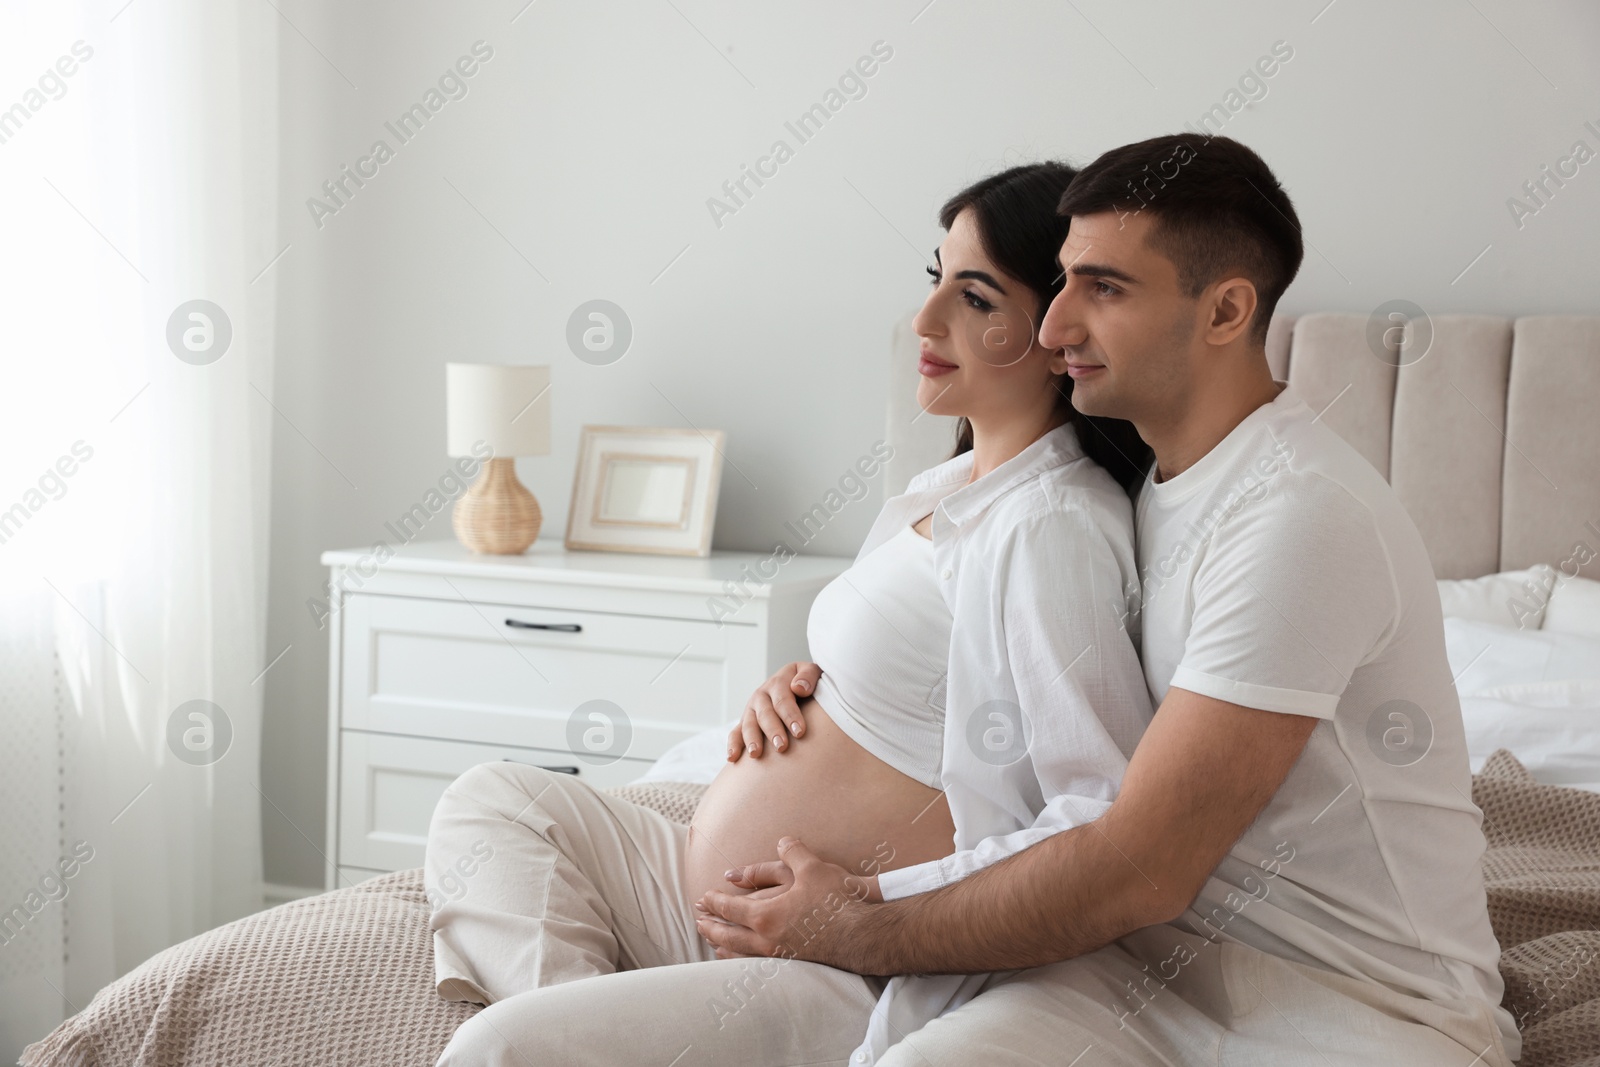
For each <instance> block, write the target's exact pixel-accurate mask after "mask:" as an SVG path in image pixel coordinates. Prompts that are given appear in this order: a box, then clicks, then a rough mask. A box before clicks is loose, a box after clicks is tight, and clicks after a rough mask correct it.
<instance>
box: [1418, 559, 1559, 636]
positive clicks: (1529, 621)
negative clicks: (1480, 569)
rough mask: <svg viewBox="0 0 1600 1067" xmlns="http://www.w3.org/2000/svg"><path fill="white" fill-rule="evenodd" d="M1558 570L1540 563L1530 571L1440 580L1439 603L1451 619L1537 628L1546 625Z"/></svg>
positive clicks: (1521, 628)
mask: <svg viewBox="0 0 1600 1067" xmlns="http://www.w3.org/2000/svg"><path fill="white" fill-rule="evenodd" d="M1556 574H1557V572H1556V569H1555V568H1554V567H1552V566H1550V564H1548V563H1540V564H1537V565H1535V566H1533V567H1529V568H1528V569H1527V570H1521V571H1503V572H1501V573H1500V574H1487V575H1484V576H1483V577H1482V578H1460V579H1444V580H1442V581H1440V582H1439V605H1440V606H1441V607H1442V608H1443V609H1444V617H1445V618H1447V619H1475V620H1477V621H1478V622H1492V623H1494V624H1495V625H1497V626H1510V627H1512V628H1514V629H1518V630H1537V629H1539V628H1540V627H1542V626H1543V625H1544V618H1545V609H1546V607H1547V605H1548V604H1549V603H1550V590H1551V588H1552V587H1553V586H1554V585H1555V581H1556Z"/></svg>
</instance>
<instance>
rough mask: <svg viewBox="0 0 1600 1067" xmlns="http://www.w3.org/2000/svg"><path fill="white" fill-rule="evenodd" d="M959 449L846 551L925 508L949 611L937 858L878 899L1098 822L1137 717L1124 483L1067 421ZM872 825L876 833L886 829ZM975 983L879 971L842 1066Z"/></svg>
mask: <svg viewBox="0 0 1600 1067" xmlns="http://www.w3.org/2000/svg"><path fill="white" fill-rule="evenodd" d="M972 461H973V456H972V453H971V452H964V453H962V454H961V455H959V456H956V457H955V458H954V459H950V460H947V461H945V462H944V463H941V464H940V465H939V466H937V467H934V468H932V469H930V470H926V471H923V472H922V473H921V474H919V475H917V476H916V477H914V478H912V479H911V482H910V484H909V485H908V486H907V488H906V492H905V493H903V494H901V495H900V496H897V497H894V498H892V499H890V500H889V501H887V502H886V503H885V504H884V506H883V510H882V512H880V513H879V515H878V518H877V521H876V522H875V523H874V524H873V526H872V529H871V530H870V531H869V532H868V534H867V538H866V541H865V542H864V543H863V544H862V546H861V551H860V553H859V554H858V555H857V557H856V558H857V560H858V561H860V560H864V559H866V558H867V557H868V556H869V555H870V554H871V553H872V552H873V551H874V550H876V549H877V548H878V547H880V546H881V545H883V544H884V543H885V542H887V541H888V540H889V539H891V538H893V537H896V536H898V535H899V534H900V533H901V531H902V530H903V529H904V528H906V526H907V525H908V524H909V523H911V522H912V521H915V520H917V519H920V518H921V517H922V516H924V515H927V514H928V513H929V512H930V511H932V512H933V522H932V532H933V541H932V548H933V573H934V575H935V580H936V581H937V583H938V588H939V591H940V594H941V596H942V598H943V600H944V603H945V606H946V607H947V608H948V609H949V612H950V618H951V626H950V640H949V659H948V665H947V672H946V679H945V705H944V706H945V716H944V731H943V738H942V742H941V744H942V757H941V758H942V762H941V765H940V778H941V788H943V789H944V791H945V797H946V799H947V800H948V802H949V804H950V815H951V818H952V819H953V820H954V822H955V827H956V833H955V842H954V844H955V852H954V853H952V854H951V855H949V856H946V857H944V858H943V859H939V860H933V861H931V862H928V863H920V864H917V865H915V866H912V867H905V868H902V869H900V870H895V871H885V872H883V873H881V874H879V875H878V885H879V889H880V890H881V892H882V893H883V896H884V899H886V900H893V899H896V898H898V897H903V896H907V895H909V894H912V893H921V892H925V891H927V890H930V889H937V888H938V887H940V886H942V885H945V884H947V883H949V882H953V881H957V880H959V879H961V878H965V877H966V876H967V875H969V874H971V873H972V872H974V871H976V870H978V869H980V868H982V867H986V866H988V865H989V864H991V863H995V862H996V861H998V860H1001V859H1004V858H1005V857H1007V856H1010V855H1012V854H1013V853H1016V852H1020V851H1021V850H1023V849H1025V848H1027V847H1028V846H1030V845H1033V844H1036V843H1038V842H1039V841H1042V840H1044V839H1045V838H1047V837H1049V836H1051V835H1052V834H1057V833H1060V832H1061V831H1063V830H1067V829H1071V828H1072V827H1075V826H1080V825H1082V824H1084V823H1087V822H1091V821H1093V820H1094V819H1096V818H1098V817H1099V816H1100V815H1101V814H1103V813H1104V812H1105V810H1106V809H1107V808H1109V807H1110V806H1111V801H1112V800H1113V799H1114V798H1115V797H1116V794H1117V789H1118V787H1119V786H1120V785H1121V783H1122V774H1123V771H1124V770H1125V769H1126V768H1127V765H1128V757H1129V756H1130V755H1132V753H1133V749H1134V746H1135V745H1136V744H1137V743H1138V740H1139V737H1140V735H1142V734H1143V732H1144V728H1145V727H1146V726H1147V725H1148V724H1149V722H1150V718H1151V706H1150V694H1149V691H1148V689H1147V688H1146V685H1145V678H1144V673H1143V671H1142V669H1141V668H1140V664H1139V657H1138V655H1137V653H1136V651H1135V647H1136V641H1137V622H1138V616H1137V608H1138V602H1139V601H1138V595H1139V584H1138V571H1137V566H1136V562H1135V556H1134V545H1133V507H1132V505H1131V503H1130V502H1129V500H1128V496H1127V494H1126V493H1125V492H1123V490H1122V487H1121V486H1119V485H1117V483H1116V481H1115V480H1113V479H1112V477H1111V475H1110V474H1108V473H1107V472H1106V471H1105V469H1104V468H1102V467H1101V466H1100V465H1099V464H1097V463H1095V462H1094V461H1093V460H1091V459H1089V458H1088V456H1086V455H1085V454H1084V452H1083V449H1082V448H1081V447H1080V446H1079V444H1078V438H1077V434H1076V433H1075V432H1074V431H1073V429H1072V427H1071V426H1070V425H1063V426H1059V427H1057V428H1056V429H1054V430H1051V431H1050V432H1049V433H1047V434H1045V435H1044V436H1043V437H1041V438H1039V439H1038V440H1037V441H1035V442H1034V443H1033V444H1031V445H1029V446H1028V447H1027V448H1025V449H1023V450H1022V451H1021V452H1019V453H1018V454H1017V455H1015V456H1013V457H1012V458H1011V459H1009V460H1007V461H1006V462H1004V463H1002V464H1000V465H999V466H998V467H996V468H995V469H994V470H992V471H990V472H989V473H988V474H986V475H984V476H983V477H981V478H979V479H978V480H977V481H975V482H972V483H971V484H968V479H969V478H971V476H972ZM913 536H915V534H913ZM817 662H818V663H819V664H821V666H822V670H823V677H824V678H826V677H827V672H828V670H829V669H830V668H829V665H828V663H827V662H826V660H824V659H822V658H820V657H819V658H818V660H817ZM846 696H847V697H848V693H846ZM823 706H824V707H826V706H827V705H826V702H824V704H823ZM863 710H864V711H865V713H866V714H867V716H868V717H870V716H871V714H872V710H873V709H870V708H868V709H863ZM884 836H885V839H886V840H888V841H889V842H890V843H891V844H892V843H893V841H894V836H893V827H886V828H885V835H884ZM986 977H987V976H986V975H927V976H917V975H899V976H896V977H894V978H891V979H890V980H889V982H888V984H887V985H886V986H885V988H884V991H883V995H882V998H881V999H880V1001H879V1003H878V1006H877V1008H876V1009H874V1011H873V1013H872V1018H871V1021H870V1022H869V1024H868V1031H867V1035H866V1038H865V1040H864V1041H863V1042H862V1044H861V1045H860V1046H859V1047H858V1048H857V1049H856V1051H855V1053H854V1054H853V1055H852V1057H851V1063H852V1064H853V1065H854V1064H866V1063H872V1062H875V1061H876V1060H877V1059H878V1057H880V1056H882V1055H883V1053H884V1052H885V1051H887V1049H888V1048H889V1046H890V1045H892V1044H893V1043H894V1042H895V1041H897V1040H899V1039H900V1037H901V1036H903V1035H905V1034H909V1033H911V1032H912V1031H914V1030H917V1029H919V1028H921V1027H922V1026H923V1025H924V1024H925V1023H927V1022H929V1021H931V1020H933V1019H935V1018H937V1017H938V1016H939V1015H941V1014H943V1013H944V1012H945V1011H948V1010H951V1009H953V1008H955V1007H958V1006H959V1005H961V1004H964V1003H966V1001H968V1000H970V999H971V998H972V997H973V996H975V995H976V994H977V992H978V991H979V989H980V988H981V987H982V984H983V981H984V980H985V978H986Z"/></svg>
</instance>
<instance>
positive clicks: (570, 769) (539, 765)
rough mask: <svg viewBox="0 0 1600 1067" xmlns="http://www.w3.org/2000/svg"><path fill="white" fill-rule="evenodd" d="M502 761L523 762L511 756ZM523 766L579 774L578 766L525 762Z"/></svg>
mask: <svg viewBox="0 0 1600 1067" xmlns="http://www.w3.org/2000/svg"><path fill="white" fill-rule="evenodd" d="M500 762H501V763H522V761H521V760H519V759H511V758H510V757H509V756H508V757H506V758H505V759H503V760H501V761H500ZM523 766H525V767H537V768H539V769H540V770H541V771H554V772H555V773H557V774H577V773H578V768H576V767H547V766H545V765H544V764H543V763H525V764H523Z"/></svg>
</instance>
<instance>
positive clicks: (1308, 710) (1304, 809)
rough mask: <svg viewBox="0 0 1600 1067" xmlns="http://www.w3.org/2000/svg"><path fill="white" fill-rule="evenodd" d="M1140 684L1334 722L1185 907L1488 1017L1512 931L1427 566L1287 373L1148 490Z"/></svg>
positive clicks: (1352, 453) (1199, 921)
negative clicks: (1500, 912)
mask: <svg viewBox="0 0 1600 1067" xmlns="http://www.w3.org/2000/svg"><path fill="white" fill-rule="evenodd" d="M1137 522H1138V554H1139V572H1140V576H1141V582H1142V586H1143V592H1142V635H1141V642H1142V649H1143V665H1144V672H1145V679H1146V681H1147V682H1148V684H1149V686H1150V694H1151V697H1152V698H1153V700H1154V701H1155V703H1156V704H1157V705H1158V706H1159V704H1160V702H1161V700H1162V698H1163V697H1165V696H1166V693H1167V689H1168V687H1169V686H1177V687H1178V688H1181V689H1187V690H1189V691H1191V692H1195V693H1200V694H1202V695H1204V696H1209V697H1215V698H1217V699H1219V700H1226V701H1229V702H1231V703H1234V704H1240V705H1243V706H1245V707H1250V708H1259V709H1262V710H1265V711H1273V712H1285V713H1290V714H1295V715H1309V716H1312V717H1315V718H1317V719H1319V720H1321V721H1320V722H1319V723H1318V724H1317V727H1316V728H1315V730H1313V731H1312V734H1311V738H1310V741H1309V742H1308V743H1307V745H1306V748H1305V751H1304V753H1303V754H1302V755H1301V757H1300V759H1299V761H1298V762H1297V763H1296V764H1295V766H1294V768H1293V769H1292V770H1291V771H1290V772H1289V776H1288V778H1287V779H1286V780H1285V781H1284V783H1283V786H1282V788H1281V789H1279V790H1278V793H1277V795H1276V796H1274V797H1273V799H1272V801H1271V802H1270V803H1269V804H1268V805H1267V807H1266V809H1265V810H1264V811H1263V812H1262V813H1261V815H1260V817H1259V818H1258V819H1257V820H1256V821H1255V823H1254V824H1253V825H1252V826H1251V827H1250V828H1249V829H1248V830H1246V831H1245V833H1244V836H1243V837H1241V838H1240V839H1239V841H1238V843H1237V844H1236V845H1234V847H1233V850H1232V852H1231V853H1230V854H1229V856H1228V857H1227V859H1225V860H1224V861H1223V862H1222V864H1221V866H1219V867H1218V868H1217V871H1216V873H1215V874H1214V875H1213V876H1212V878H1211V879H1210V881H1209V882H1208V883H1207V885H1206V887H1205V889H1204V890H1202V892H1201V894H1200V896H1199V898H1198V899H1197V900H1196V901H1195V903H1194V904H1193V906H1192V907H1191V908H1190V909H1189V911H1188V912H1187V913H1186V914H1185V915H1184V917H1183V918H1182V919H1180V920H1179V925H1181V926H1186V927H1187V928H1189V929H1191V930H1193V931H1194V932H1195V933H1198V934H1201V935H1202V936H1207V937H1213V938H1215V939H1217V940H1236V941H1239V942H1242V943H1244V944H1247V945H1251V946H1253V947H1255V948H1258V949H1261V950H1262V951H1264V952H1269V953H1271V954H1273V955H1275V956H1279V957H1281V958H1284V959H1289V960H1293V961H1297V962H1300V963H1305V964H1310V965H1313V966H1316V967H1321V968H1323V969H1326V970H1333V971H1337V972H1340V973H1343V974H1346V975H1350V976H1352V977H1356V978H1361V979H1366V980H1370V981H1373V982H1379V983H1382V984H1384V985H1386V986H1389V987H1391V988H1393V989H1396V990H1400V991H1402V992H1406V993H1409V994H1413V995H1416V996H1420V997H1424V998H1427V999H1429V1000H1434V1001H1439V1002H1442V1003H1447V1004H1450V1005H1452V1006H1456V1007H1459V1008H1460V1009H1461V1010H1463V1011H1467V1012H1482V1013H1485V1014H1490V1015H1492V1017H1493V1021H1494V1022H1495V1024H1496V1025H1497V1026H1498V1027H1499V1029H1500V1032H1501V1035H1502V1038H1503V1040H1504V1041H1505V1043H1506V1051H1507V1052H1508V1053H1509V1054H1510V1055H1512V1056H1513V1057H1514V1056H1515V1055H1516V1054H1517V1051H1518V1049H1519V1047H1520V1040H1519V1038H1518V1036H1517V1030H1516V1026H1515V1024H1514V1023H1513V1021H1512V1018H1511V1015H1510V1013H1509V1012H1507V1011H1505V1009H1503V1008H1501V1007H1500V1006H1499V1004H1500V998H1501V994H1502V992H1503V984H1502V982H1501V979H1500V974H1499V970H1498V962H1499V956H1500V948H1499V945H1498V944H1497V943H1496V941H1495V937H1494V932H1493V931H1492V930H1491V928H1490V926H1489V915H1488V910H1487V900H1486V897H1485V893H1484V886H1483V877H1482V874H1481V872H1480V869H1479V861H1480V859H1481V857H1482V855H1483V851H1484V839H1483V833H1482V829H1481V823H1482V813H1481V812H1480V811H1479V810H1478V808H1477V807H1476V806H1474V805H1473V803H1472V786H1471V777H1470V774H1469V771H1468V766H1467V751H1466V742H1465V739H1464V736H1463V729H1462V722H1461V705H1460V702H1459V700H1458V697H1457V694H1456V690H1455V683H1454V681H1453V680H1452V678H1451V676H1450V666H1449V663H1448V661H1447V660H1446V658H1445V644H1444V625H1443V620H1442V617H1441V611H1440V606H1439V594H1438V587H1437V585H1436V584H1435V581H1434V574H1433V567H1432V564H1431V563H1430V561H1429V559H1428V555H1427V552H1426V550H1425V549H1424V547H1423V544H1422V539H1421V537H1420V535H1419V534H1418V533H1417V530H1416V527H1415V526H1414V525H1413V524H1412V522H1411V520H1410V518H1409V517H1408V516H1407V515H1406V513H1405V511H1404V510H1403V509H1402V508H1401V506H1400V503H1399V501H1398V500H1397V499H1396V497H1395V495H1394V493H1393V491H1391V489H1390V488H1389V485H1388V484H1387V483H1386V482H1385V481H1384V479H1383V477H1382V476H1380V475H1379V474H1378V472H1377V471H1376V470H1374V469H1373V468H1372V466H1371V465H1370V464H1369V463H1367V461H1366V460H1365V459H1363V458H1362V457H1361V455H1360V454H1359V453H1358V452H1356V450H1355V449H1354V448H1352V447H1351V446H1350V445H1349V444H1348V443H1347V442H1345V441H1344V440H1343V439H1341V438H1340V437H1339V436H1338V435H1337V434H1335V433H1334V432H1333V431H1332V430H1330V429H1329V428H1328V427H1327V426H1325V425H1323V424H1322V423H1320V422H1318V421H1317V418H1316V416H1315V415H1314V413H1313V412H1312V411H1311V409H1310V408H1309V407H1307V405H1306V404H1305V403H1304V401H1303V400H1301V398H1300V397H1299V396H1298V395H1297V394H1296V392H1295V390H1294V389H1293V388H1292V387H1288V386H1287V385H1284V387H1283V388H1282V391H1281V392H1280V393H1279V394H1278V396H1277V398H1276V399H1275V400H1273V401H1272V402H1271V403H1268V404H1265V405H1263V406H1262V407H1260V408H1258V409H1256V410H1255V411H1254V412H1252V413H1251V414H1250V415H1249V416H1248V417H1246V418H1245V419H1244V421H1243V422H1241V423H1240V424H1239V425H1238V426H1236V427H1235V428H1234V429H1233V431H1232V432H1231V433H1229V434H1228V436H1227V437H1225V438H1223V440H1222V441H1221V443H1219V444H1218V445H1217V446H1216V447H1215V448H1213V449H1212V450H1211V451H1210V452H1208V453H1206V455H1205V456H1203V457H1202V458H1201V459H1200V460H1199V462H1197V463H1195V464H1194V466H1192V467H1190V468H1188V469H1187V470H1185V471H1183V472H1182V473H1180V474H1178V475H1176V476H1175V477H1173V478H1170V479H1168V480H1166V481H1163V482H1156V481H1154V480H1151V481H1149V482H1147V483H1146V484H1145V485H1144V487H1143V489H1142V491H1141V492H1140V496H1139V501H1138V505H1137Z"/></svg>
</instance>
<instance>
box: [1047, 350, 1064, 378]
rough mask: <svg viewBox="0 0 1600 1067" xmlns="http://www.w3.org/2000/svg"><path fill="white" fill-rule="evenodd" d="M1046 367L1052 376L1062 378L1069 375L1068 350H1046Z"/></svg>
mask: <svg viewBox="0 0 1600 1067" xmlns="http://www.w3.org/2000/svg"><path fill="white" fill-rule="evenodd" d="M1045 353H1046V355H1045V364H1044V365H1045V367H1046V368H1047V369H1048V370H1049V371H1050V373H1051V374H1053V375H1056V376H1057V377H1060V376H1061V375H1063V374H1065V373H1067V350H1066V349H1065V348H1047V349H1045Z"/></svg>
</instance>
